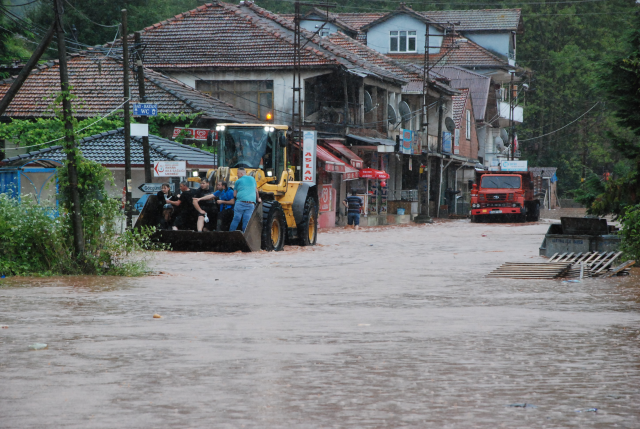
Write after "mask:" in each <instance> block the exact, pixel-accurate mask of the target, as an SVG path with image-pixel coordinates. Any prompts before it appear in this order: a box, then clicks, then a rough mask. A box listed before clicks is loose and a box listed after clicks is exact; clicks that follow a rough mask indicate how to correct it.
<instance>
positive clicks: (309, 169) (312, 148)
mask: <svg viewBox="0 0 640 429" xmlns="http://www.w3.org/2000/svg"><path fill="white" fill-rule="evenodd" d="M317 144H318V133H317V131H304V132H303V133H302V181H303V182H305V183H313V184H315V183H316V146H317Z"/></svg>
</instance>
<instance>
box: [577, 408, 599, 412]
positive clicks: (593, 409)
mask: <svg viewBox="0 0 640 429" xmlns="http://www.w3.org/2000/svg"><path fill="white" fill-rule="evenodd" d="M597 412H598V409H597V408H587V409H585V410H576V413H597Z"/></svg>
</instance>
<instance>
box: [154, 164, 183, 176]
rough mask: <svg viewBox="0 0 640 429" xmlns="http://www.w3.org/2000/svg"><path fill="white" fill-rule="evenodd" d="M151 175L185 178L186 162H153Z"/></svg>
mask: <svg viewBox="0 0 640 429" xmlns="http://www.w3.org/2000/svg"><path fill="white" fill-rule="evenodd" d="M153 175H154V176H156V177H186V176H187V162H186V161H155V162H154V163H153Z"/></svg>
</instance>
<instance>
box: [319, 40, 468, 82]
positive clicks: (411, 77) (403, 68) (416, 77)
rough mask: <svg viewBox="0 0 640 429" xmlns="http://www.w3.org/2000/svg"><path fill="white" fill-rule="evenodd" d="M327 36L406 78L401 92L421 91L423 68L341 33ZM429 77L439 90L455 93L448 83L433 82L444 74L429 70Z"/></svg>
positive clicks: (362, 56)
mask: <svg viewBox="0 0 640 429" xmlns="http://www.w3.org/2000/svg"><path fill="white" fill-rule="evenodd" d="M327 38H328V39H329V40H330V41H331V42H332V43H335V44H336V45H338V46H341V47H343V48H345V49H347V50H349V51H351V52H353V53H355V54H356V55H358V56H359V57H361V58H364V59H366V60H367V61H368V62H370V63H373V64H375V65H377V66H379V67H382V68H385V69H387V70H389V71H391V72H392V73H395V74H397V75H399V76H402V77H403V78H404V79H406V80H408V81H409V82H408V83H407V84H405V85H404V86H403V87H402V92H405V93H409V92H411V93H416V92H418V93H422V91H423V83H422V77H423V75H424V72H423V69H421V68H418V67H413V66H409V65H406V64H402V63H400V62H398V61H395V60H394V59H392V58H389V57H388V56H386V55H383V54H381V53H380V52H378V51H376V50H375V49H372V48H370V47H368V46H367V45H365V44H363V43H360V42H358V41H357V40H354V39H352V38H351V37H349V36H346V35H344V34H342V33H333V34H330V35H329V36H327ZM429 77H430V78H431V80H432V82H434V83H435V85H436V86H438V87H439V88H440V89H441V90H444V91H445V92H448V93H450V94H453V93H456V91H455V90H453V88H450V87H449V86H448V85H446V84H444V83H442V82H435V79H440V78H444V76H441V75H438V74H436V73H434V72H433V71H431V72H430V73H429Z"/></svg>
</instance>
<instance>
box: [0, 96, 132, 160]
mask: <svg viewBox="0 0 640 429" xmlns="http://www.w3.org/2000/svg"><path fill="white" fill-rule="evenodd" d="M129 101H131V98H128V99H126V100H125V101H124V102H122V104H121V105H119V106H118V107H116V108H115V109H113V110H112V111H111V112H109V113H107V114H106V115H104V116H102V117H101V118H98V119H97V120H95V121H94V122H92V123H90V124H89V125H87V126H86V127H84V128H80V129H79V130H77V131H75V132H76V133H79V132H80V131H84V130H86V129H87V128H89V127H91V126H93V125H95V124H97V123H98V122H100V121H102V120H103V119H105V118H108V117H109V116H111V115H113V114H114V113H115V112H117V111H118V109H120V108H121V107H122V106H124V105H125V104H126V103H127V102H129ZM63 138H65V136H62V137H60V138H57V139H55V140H50V141H48V142H44V143H38V144H34V145H31V146H19V147H8V148H5V149H4V150H20V149H27V148H30V147H36V146H43V145H46V144H49V143H53V142H57V141H58V140H62V139H63Z"/></svg>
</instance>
